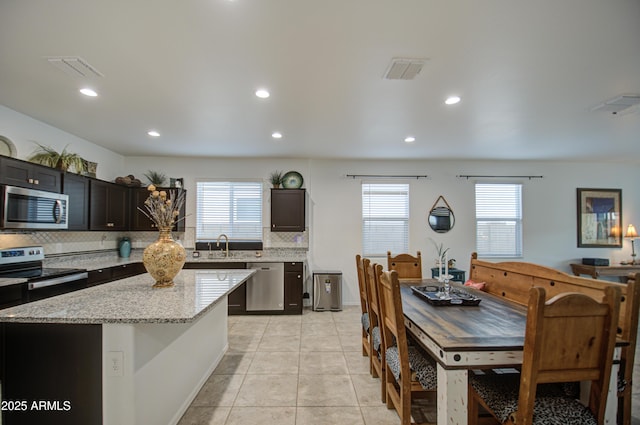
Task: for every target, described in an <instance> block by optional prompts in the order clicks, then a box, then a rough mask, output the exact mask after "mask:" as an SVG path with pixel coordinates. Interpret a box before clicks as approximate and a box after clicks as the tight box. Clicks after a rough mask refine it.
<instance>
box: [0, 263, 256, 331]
mask: <svg viewBox="0 0 640 425" xmlns="http://www.w3.org/2000/svg"><path fill="white" fill-rule="evenodd" d="M254 273H255V270H243V269H234V270H209V269H201V270H194V269H190V270H181V271H180V273H178V275H177V276H176V277H175V279H174V281H175V286H174V287H171V288H160V289H154V288H152V285H153V283H154V282H153V279H152V278H151V276H149V274H147V273H145V274H141V275H138V276H133V277H130V278H126V279H121V280H117V281H114V282H111V283H106V284H103V285H98V286H94V287H91V288H87V289H83V290H80V291H76V292H70V293H68V294H64V295H58V296H56V297H52V298H47V299H44V300H40V301H36V302H32V303H29V304H22V305H19V306H16V307H11V308H7V309H4V310H0V322H20V323H75V324H102V323H187V322H193V321H195V320H196V319H198V318H199V317H200V316H201V315H203V314H204V313H205V312H206V311H208V310H209V309H211V308H213V306H214V305H215V304H216V303H217V302H218V301H219V300H220V299H222V298H223V297H224V296H226V295H227V294H228V293H229V292H231V291H232V290H233V289H234V288H235V287H236V286H238V285H240V284H242V283H243V282H245V281H246V280H247V279H248V278H249V277H250V276H251V275H253V274H254Z"/></svg>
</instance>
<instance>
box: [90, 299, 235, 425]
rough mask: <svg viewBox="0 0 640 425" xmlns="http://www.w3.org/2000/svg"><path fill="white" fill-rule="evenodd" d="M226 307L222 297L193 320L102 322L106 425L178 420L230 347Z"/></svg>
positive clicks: (134, 424)
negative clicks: (116, 364) (117, 363)
mask: <svg viewBox="0 0 640 425" xmlns="http://www.w3.org/2000/svg"><path fill="white" fill-rule="evenodd" d="M227 308H228V307H227V297H226V296H224V297H222V298H221V299H220V300H219V301H218V302H217V303H216V305H214V306H213V308H212V309H211V310H209V311H208V312H207V313H206V314H205V315H204V316H202V317H201V318H199V319H198V320H196V321H195V322H193V323H157V324H155V323H138V324H136V323H131V324H110V323H107V324H104V325H102V327H103V332H102V335H103V341H102V346H103V349H102V350H103V351H102V354H103V359H104V361H103V410H104V425H143V424H150V423H153V424H159V425H161V424H172V425H173V424H176V423H178V421H179V420H180V418H181V417H182V415H183V414H184V412H185V411H186V410H187V408H188V407H189V405H190V404H191V402H192V401H193V400H194V399H195V397H196V395H197V394H198V391H199V390H200V388H201V387H202V386H203V385H204V383H205V382H206V380H207V379H208V377H209V375H210V374H211V373H212V372H213V370H214V369H215V368H216V366H217V365H218V363H219V362H220V360H221V359H222V357H223V355H224V353H225V352H226V350H227V348H228V342H227V331H228V329H227ZM119 353H122V364H121V368H118V367H116V370H114V365H113V359H114V358H116V359H117V358H119V356H120V354H119Z"/></svg>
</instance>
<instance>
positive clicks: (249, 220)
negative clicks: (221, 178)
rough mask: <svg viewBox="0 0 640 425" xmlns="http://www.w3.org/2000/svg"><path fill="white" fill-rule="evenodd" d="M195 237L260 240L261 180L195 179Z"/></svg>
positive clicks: (209, 239) (203, 238) (203, 239)
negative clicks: (197, 180)
mask: <svg viewBox="0 0 640 425" xmlns="http://www.w3.org/2000/svg"><path fill="white" fill-rule="evenodd" d="M196 186H197V191H196V192H197V193H196V197H197V201H196V210H197V212H196V214H197V217H196V240H198V241H211V240H215V239H217V238H218V236H219V235H220V234H222V233H224V234H225V235H227V236H228V237H229V239H230V240H235V241H242V240H252V241H256V240H262V182H210V181H201V182H197V183H196Z"/></svg>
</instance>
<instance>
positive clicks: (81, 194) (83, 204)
mask: <svg viewBox="0 0 640 425" xmlns="http://www.w3.org/2000/svg"><path fill="white" fill-rule="evenodd" d="M62 193H64V194H66V195H69V207H68V208H67V210H68V211H69V218H68V223H69V227H68V229H69V230H89V179H87V178H86V177H82V176H79V175H77V174H69V173H64V174H63V176H62Z"/></svg>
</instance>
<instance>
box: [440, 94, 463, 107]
mask: <svg viewBox="0 0 640 425" xmlns="http://www.w3.org/2000/svg"><path fill="white" fill-rule="evenodd" d="M460 100H461V99H460V96H449V97H448V98H447V99H446V100H445V101H444V103H446V104H447V105H455V104H456V103H458V102H460Z"/></svg>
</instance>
